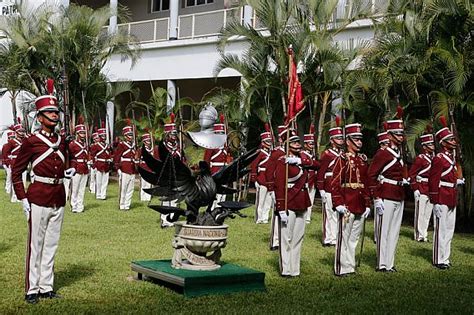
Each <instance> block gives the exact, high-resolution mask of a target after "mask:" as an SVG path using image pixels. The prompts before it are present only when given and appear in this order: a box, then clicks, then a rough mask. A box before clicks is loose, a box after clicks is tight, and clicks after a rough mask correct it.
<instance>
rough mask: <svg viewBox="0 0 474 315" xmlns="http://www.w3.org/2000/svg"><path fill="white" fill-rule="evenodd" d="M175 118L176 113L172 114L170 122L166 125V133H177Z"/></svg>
mask: <svg viewBox="0 0 474 315" xmlns="http://www.w3.org/2000/svg"><path fill="white" fill-rule="evenodd" d="M174 118H175V115H174V113H171V114H170V122H169V123H167V124H165V132H166V133H169V132H175V131H176V124H175V123H174Z"/></svg>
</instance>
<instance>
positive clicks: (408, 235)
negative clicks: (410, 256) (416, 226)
mask: <svg viewBox="0 0 474 315" xmlns="http://www.w3.org/2000/svg"><path fill="white" fill-rule="evenodd" d="M400 237H406V238H408V239H413V230H406V229H400Z"/></svg>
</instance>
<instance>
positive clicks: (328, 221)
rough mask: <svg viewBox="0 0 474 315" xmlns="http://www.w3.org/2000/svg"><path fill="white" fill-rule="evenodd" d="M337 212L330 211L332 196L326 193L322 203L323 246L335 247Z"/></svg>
mask: <svg viewBox="0 0 474 315" xmlns="http://www.w3.org/2000/svg"><path fill="white" fill-rule="evenodd" d="M337 217H338V213H337V211H334V210H333V209H332V196H331V194H330V193H328V192H326V202H323V245H329V244H330V245H336V239H337Z"/></svg>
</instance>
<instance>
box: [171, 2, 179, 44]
mask: <svg viewBox="0 0 474 315" xmlns="http://www.w3.org/2000/svg"><path fill="white" fill-rule="evenodd" d="M178 13H179V0H170V30H169V39H178Z"/></svg>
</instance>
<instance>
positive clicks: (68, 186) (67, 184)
mask: <svg viewBox="0 0 474 315" xmlns="http://www.w3.org/2000/svg"><path fill="white" fill-rule="evenodd" d="M63 184H64V192H65V193H66V201H67V200H68V199H69V197H70V196H71V179H70V178H64V179H63Z"/></svg>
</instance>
